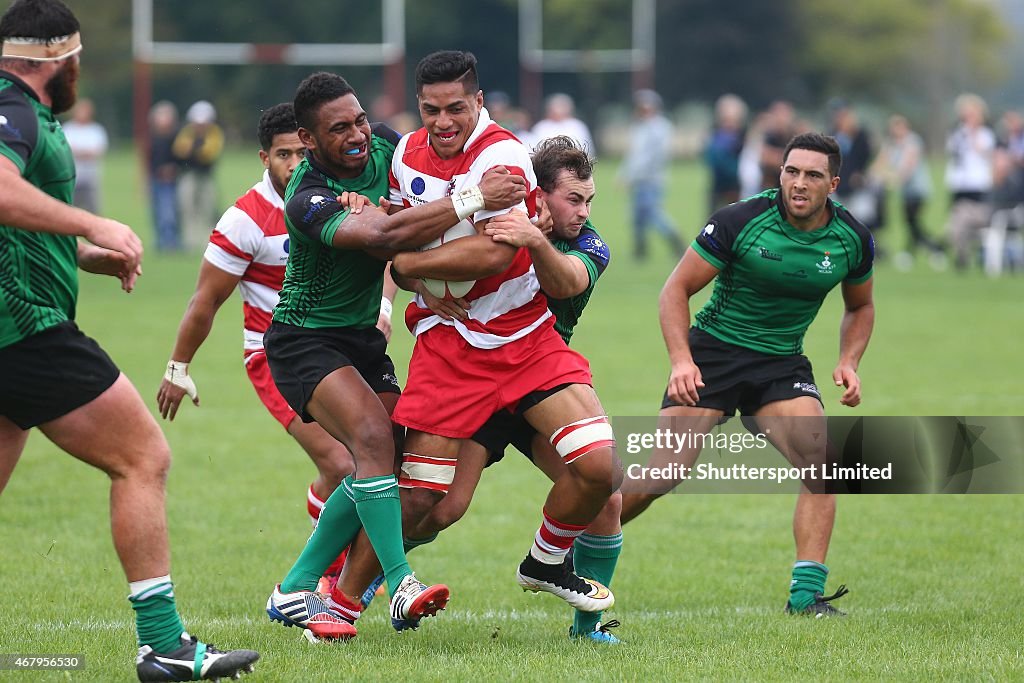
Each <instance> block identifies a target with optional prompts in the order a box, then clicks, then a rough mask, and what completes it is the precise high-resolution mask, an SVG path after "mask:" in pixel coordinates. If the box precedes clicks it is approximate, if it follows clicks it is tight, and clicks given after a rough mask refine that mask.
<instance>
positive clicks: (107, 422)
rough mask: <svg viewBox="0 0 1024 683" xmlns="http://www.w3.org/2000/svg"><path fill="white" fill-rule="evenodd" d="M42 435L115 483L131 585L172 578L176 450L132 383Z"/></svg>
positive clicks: (117, 542) (121, 551)
mask: <svg viewBox="0 0 1024 683" xmlns="http://www.w3.org/2000/svg"><path fill="white" fill-rule="evenodd" d="M39 429H40V431H42V432H43V433H44V434H45V435H46V437H47V438H48V439H50V441H52V442H53V443H54V444H56V445H57V446H59V447H60V448H61V449H63V450H64V451H66V452H68V453H70V454H71V455H73V456H74V457H76V458H78V459H79V460H81V461H83V462H85V463H87V464H89V465H92V466H93V467H96V468H98V469H100V470H102V471H103V472H104V473H105V474H106V475H107V476H108V477H110V524H111V530H112V532H113V537H114V548H115V550H116V551H117V555H118V557H119V558H120V560H121V566H122V567H123V568H124V572H125V574H126V576H127V578H128V581H140V580H143V579H149V578H152V577H157V576H163V575H166V574H168V573H169V572H170V563H171V562H170V551H169V549H168V540H167V519H166V515H165V509H164V501H165V490H164V489H165V484H166V480H167V471H168V469H169V468H170V465H171V450H170V447H169V446H168V445H167V441H166V439H164V435H163V432H161V431H160V428H159V427H158V426H157V424H156V420H154V419H153V416H152V415H151V414H150V413H149V411H148V410H147V409H146V406H145V403H144V402H143V401H142V398H141V397H140V396H139V394H138V392H137V391H136V390H135V387H134V386H132V384H131V382H129V381H128V378H127V377H125V376H124V375H123V374H122V375H121V376H120V377H118V378H117V380H116V381H115V382H114V384H113V385H112V386H111V387H110V388H109V389H107V390H106V391H105V392H103V393H102V394H101V395H100V396H98V397H97V398H96V399H94V400H93V401H92V402H90V403H87V404H86V405H84V406H81V407H80V408H77V409H75V410H73V411H71V412H70V413H68V414H67V415H64V416H63V417H59V418H57V419H56V420H52V421H51V422H47V423H45V424H42V425H40V427H39Z"/></svg>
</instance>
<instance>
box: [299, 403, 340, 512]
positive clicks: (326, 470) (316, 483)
mask: <svg viewBox="0 0 1024 683" xmlns="http://www.w3.org/2000/svg"><path fill="white" fill-rule="evenodd" d="M288 433H289V434H291V436H292V438H294V439H295V440H296V441H297V442H298V443H299V445H300V446H302V450H304V451H306V454H307V455H309V458H310V460H312V461H313V464H314V465H316V469H317V478H316V479H314V480H313V492H314V493H315V494H316V495H317V497H319V498H320V500H327V499H328V498H329V497H330V495H331V494H332V493H334V489H336V488H338V485H339V484H340V483H341V480H342V479H344V478H345V477H347V476H348V475H350V474H352V472H354V471H355V461H354V460H353V459H352V454H351V453H349V452H348V449H347V448H345V445H344V444H342V443H341V442H339V441H338V440H337V439H335V438H334V437H333V436H331V435H330V434H328V433H327V432H326V431H325V430H324V428H323V427H321V426H320V425H319V424H317V423H315V422H309V423H306V422H303V421H302V420H301V419H299V418H298V417H296V418H295V419H293V420H292V421H291V423H290V424H289V425H288Z"/></svg>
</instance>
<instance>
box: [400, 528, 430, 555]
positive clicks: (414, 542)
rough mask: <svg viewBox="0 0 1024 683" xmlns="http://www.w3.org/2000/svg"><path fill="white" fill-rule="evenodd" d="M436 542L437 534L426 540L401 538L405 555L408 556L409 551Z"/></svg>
mask: <svg viewBox="0 0 1024 683" xmlns="http://www.w3.org/2000/svg"><path fill="white" fill-rule="evenodd" d="M436 540H437V534H436V533H435V534H432V535H430V536H427V537H426V538H403V539H402V544H403V545H404V546H405V554H406V555H408V554H409V551H410V550H414V549H416V548H419V547H420V546H421V545H426V544H428V543H433V542H434V541H436Z"/></svg>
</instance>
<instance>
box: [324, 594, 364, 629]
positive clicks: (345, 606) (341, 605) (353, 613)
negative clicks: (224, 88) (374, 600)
mask: <svg viewBox="0 0 1024 683" xmlns="http://www.w3.org/2000/svg"><path fill="white" fill-rule="evenodd" d="M327 606H328V607H330V608H331V610H333V611H334V612H336V613H337V614H338V616H340V617H341V618H342V619H344V620H345V621H347V622H348V623H350V624H355V623H356V619H358V618H359V615H360V614H362V613H363V606H362V605H361V604H359V601H358V600H357V601H355V602H353V601H352V600H349V597H348V596H347V595H345V594H344V593H342V592H341V589H339V588H338V587H335V588H333V589H332V590H331V594H330V596H328V598H327Z"/></svg>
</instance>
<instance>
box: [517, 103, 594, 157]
mask: <svg viewBox="0 0 1024 683" xmlns="http://www.w3.org/2000/svg"><path fill="white" fill-rule="evenodd" d="M575 110H576V104H575V103H574V102H573V101H572V98H571V97H569V96H568V95H566V94H565V93H555V94H554V95H551V96H550V97H548V99H547V101H546V103H545V105H544V118H543V119H541V120H540V121H538V122H537V123H536V124H535V125H534V126H533V130H532V131H531V134H532V135H531V137H532V138H533V143H534V144H536V143H538V142H540V141H541V140H544V139H546V138H551V137H554V136H556V135H568V136H569V137H571V138H573V139H574V140H577V141H578V142H580V143H581V144H582V145H583V147H584V149H586V150H587V152H589V153H590V156H591V157H593V158H596V156H597V148H596V147H594V138H593V137H592V136H591V135H590V129H589V128H587V124H585V123H583V122H582V121H580V120H579V119H578V118H576V117H575V115H574V112H575Z"/></svg>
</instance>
